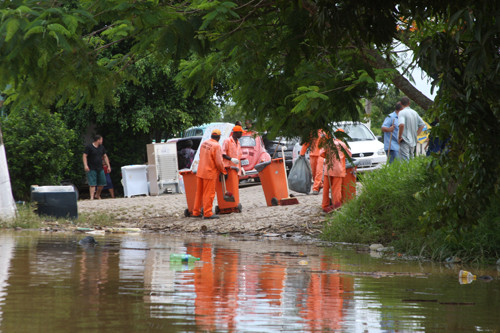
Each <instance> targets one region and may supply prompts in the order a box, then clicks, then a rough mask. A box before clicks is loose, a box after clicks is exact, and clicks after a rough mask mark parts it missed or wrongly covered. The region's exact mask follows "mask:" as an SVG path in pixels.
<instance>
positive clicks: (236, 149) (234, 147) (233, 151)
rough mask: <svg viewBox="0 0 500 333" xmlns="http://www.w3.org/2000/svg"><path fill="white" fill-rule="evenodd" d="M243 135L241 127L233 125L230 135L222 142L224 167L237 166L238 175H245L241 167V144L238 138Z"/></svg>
mask: <svg viewBox="0 0 500 333" xmlns="http://www.w3.org/2000/svg"><path fill="white" fill-rule="evenodd" d="M242 135H243V127H241V126H239V125H236V126H234V127H233V133H232V135H231V136H230V137H229V138H227V139H226V140H224V142H223V143H222V158H223V161H224V167H226V168H227V167H231V166H233V165H234V166H236V167H238V169H239V171H238V175H245V171H244V170H243V168H242V167H241V156H242V152H241V144H240V141H239V138H241V136H242Z"/></svg>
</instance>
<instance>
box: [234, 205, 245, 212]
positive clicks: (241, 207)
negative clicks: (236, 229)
mask: <svg viewBox="0 0 500 333" xmlns="http://www.w3.org/2000/svg"><path fill="white" fill-rule="evenodd" d="M242 210H243V206H241V203H239V204H238V207H236V211H237V212H238V213H241V211H242Z"/></svg>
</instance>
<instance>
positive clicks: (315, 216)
mask: <svg viewBox="0 0 500 333" xmlns="http://www.w3.org/2000/svg"><path fill="white" fill-rule="evenodd" d="M292 194H293V195H294V196H295V197H297V199H298V201H299V204H298V205H289V206H273V207H268V206H267V205H266V200H265V197H264V192H263V190H262V186H261V185H260V184H259V185H253V186H246V187H242V188H240V203H241V204H242V206H243V209H242V212H241V213H232V214H221V215H220V219H218V220H204V219H199V218H192V217H184V210H185V209H186V208H187V203H186V197H185V195H184V194H162V195H160V196H148V197H146V196H136V197H132V198H117V199H103V200H93V201H91V200H80V201H78V212H79V214H80V215H82V214H83V215H85V214H108V215H110V216H112V217H113V219H115V220H116V225H115V226H122V227H137V228H145V229H151V230H155V231H169V230H171V231H185V232H209V233H235V232H240V233H256V234H264V233H279V234H284V233H296V232H300V233H305V234H311V235H317V234H318V233H319V232H320V230H321V227H322V223H323V220H324V218H325V215H324V213H322V211H321V198H322V193H320V195H305V194H301V193H295V192H292ZM216 201H217V199H216V200H215V203H214V207H215V205H216V204H217V203H216Z"/></svg>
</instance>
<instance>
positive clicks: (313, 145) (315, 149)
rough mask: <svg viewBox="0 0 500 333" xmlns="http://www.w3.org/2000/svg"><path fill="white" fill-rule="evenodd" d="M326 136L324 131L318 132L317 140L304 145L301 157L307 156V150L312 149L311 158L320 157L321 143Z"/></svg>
mask: <svg viewBox="0 0 500 333" xmlns="http://www.w3.org/2000/svg"><path fill="white" fill-rule="evenodd" d="M324 136H325V134H324V132H323V131H322V130H318V137H317V138H314V139H312V141H311V142H310V143H308V142H306V143H305V144H304V145H302V149H301V150H300V155H305V154H306V151H307V148H309V147H311V151H310V152H309V156H320V148H319V143H320V140H321V139H322V138H323V137H324Z"/></svg>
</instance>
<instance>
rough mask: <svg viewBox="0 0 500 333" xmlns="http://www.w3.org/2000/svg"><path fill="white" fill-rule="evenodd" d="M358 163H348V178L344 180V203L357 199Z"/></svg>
mask: <svg viewBox="0 0 500 333" xmlns="http://www.w3.org/2000/svg"><path fill="white" fill-rule="evenodd" d="M357 165H358V162H356V161H354V165H352V164H350V163H349V162H348V161H346V170H345V171H346V176H345V177H344V179H342V203H346V202H347V201H349V200H351V199H353V198H354V197H356V169H357V168H356V166H357Z"/></svg>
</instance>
